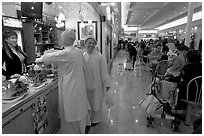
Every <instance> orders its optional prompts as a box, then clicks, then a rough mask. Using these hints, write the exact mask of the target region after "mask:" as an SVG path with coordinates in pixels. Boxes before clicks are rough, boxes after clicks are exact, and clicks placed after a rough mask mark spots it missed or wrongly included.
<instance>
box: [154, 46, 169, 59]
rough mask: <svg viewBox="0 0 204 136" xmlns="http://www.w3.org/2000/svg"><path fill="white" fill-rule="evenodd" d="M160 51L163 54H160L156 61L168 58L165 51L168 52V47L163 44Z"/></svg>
mask: <svg viewBox="0 0 204 136" xmlns="http://www.w3.org/2000/svg"><path fill="white" fill-rule="evenodd" d="M162 52H163V53H164V54H163V55H162V56H161V58H159V59H157V61H162V60H168V55H167V53H168V52H169V47H168V46H166V45H164V46H163V48H162Z"/></svg>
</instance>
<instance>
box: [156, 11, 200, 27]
mask: <svg viewBox="0 0 204 136" xmlns="http://www.w3.org/2000/svg"><path fill="white" fill-rule="evenodd" d="M199 19H202V11H199V12H196V13H194V14H193V19H192V21H196V20H199ZM186 23H187V16H186V17H183V18H180V19H178V20H175V21H173V22H170V23H168V24H165V25H162V26H160V27H157V28H155V29H159V30H160V31H161V30H165V29H168V28H172V27H175V26H179V25H182V24H186Z"/></svg>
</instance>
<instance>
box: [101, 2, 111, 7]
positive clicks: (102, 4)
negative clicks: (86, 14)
mask: <svg viewBox="0 0 204 136" xmlns="http://www.w3.org/2000/svg"><path fill="white" fill-rule="evenodd" d="M108 5H109V4H108V2H103V3H101V6H108Z"/></svg>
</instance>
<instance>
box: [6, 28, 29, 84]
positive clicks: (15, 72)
mask: <svg viewBox="0 0 204 136" xmlns="http://www.w3.org/2000/svg"><path fill="white" fill-rule="evenodd" d="M17 38H18V35H17V34H16V32H15V31H13V30H5V31H4V32H3V47H2V75H3V76H5V77H6V79H7V80H8V79H10V78H15V77H20V75H22V73H23V66H25V64H24V60H25V58H26V54H25V53H24V52H23V51H22V50H21V47H20V46H18V43H17Z"/></svg>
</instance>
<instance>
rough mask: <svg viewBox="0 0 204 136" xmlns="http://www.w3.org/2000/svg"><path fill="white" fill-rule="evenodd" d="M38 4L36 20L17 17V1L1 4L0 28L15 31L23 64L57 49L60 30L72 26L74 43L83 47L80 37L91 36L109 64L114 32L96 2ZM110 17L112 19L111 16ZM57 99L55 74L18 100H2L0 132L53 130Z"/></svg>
mask: <svg viewBox="0 0 204 136" xmlns="http://www.w3.org/2000/svg"><path fill="white" fill-rule="evenodd" d="M40 4H41V6H42V7H41V8H42V9H41V10H42V13H39V15H40V14H41V15H42V14H43V16H42V18H40V17H39V18H37V19H36V18H35V19H28V18H27V19H26V18H21V17H22V16H21V15H22V11H21V9H22V8H21V6H22V5H21V3H20V2H5V3H3V5H2V13H3V14H2V15H3V16H4V17H3V28H5V29H6V28H7V27H8V28H9V29H12V30H15V31H16V32H17V34H18V45H19V46H21V47H22V48H23V50H24V51H25V52H26V54H27V60H26V64H27V65H31V64H33V63H34V62H35V60H36V58H37V57H40V56H41V55H42V54H43V53H44V51H45V50H48V49H50V48H54V49H61V47H60V46H59V38H60V34H61V33H62V32H63V31H64V30H67V29H75V30H76V34H77V35H76V41H75V43H74V46H78V47H80V48H83V47H84V39H85V38H86V37H87V36H93V37H95V39H96V40H97V41H98V44H97V46H98V48H99V52H101V53H102V54H103V55H104V57H105V59H106V60H107V64H108V67H109V66H110V63H111V59H112V58H113V55H114V52H113V51H114V48H115V46H116V45H117V41H118V39H117V37H118V34H117V32H116V30H115V27H114V26H113V25H112V21H110V20H109V22H108V20H107V17H106V15H104V14H103V13H102V12H99V11H96V8H97V7H96V6H97V5H95V4H96V3H87V2H45V3H40ZM31 8H32V6H31ZM38 8H39V6H38ZM99 10H100V9H99ZM111 11H112V10H111ZM112 14H113V13H112ZM101 17H103V19H102V18H101ZM111 17H112V16H111ZM112 19H113V20H114V17H112ZM8 20H9V21H8ZM53 100H55V102H53ZM57 101H58V86H57V77H56V76H53V77H52V78H50V79H48V80H46V83H44V84H43V85H40V87H39V88H38V87H37V88H35V87H29V88H28V92H27V93H26V94H24V95H22V96H21V97H18V99H13V100H12V101H10V100H8V99H5V100H4V101H3V105H2V107H3V108H2V120H3V122H2V130H3V133H4V134H7V133H14V134H18V133H22V134H25V133H29V134H35V133H36V134H37V133H38V134H39V133H45V134H50V133H56V131H57V130H58V129H59V127H60V119H59V115H58V111H57V109H58V104H57ZM51 103H52V104H51Z"/></svg>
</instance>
